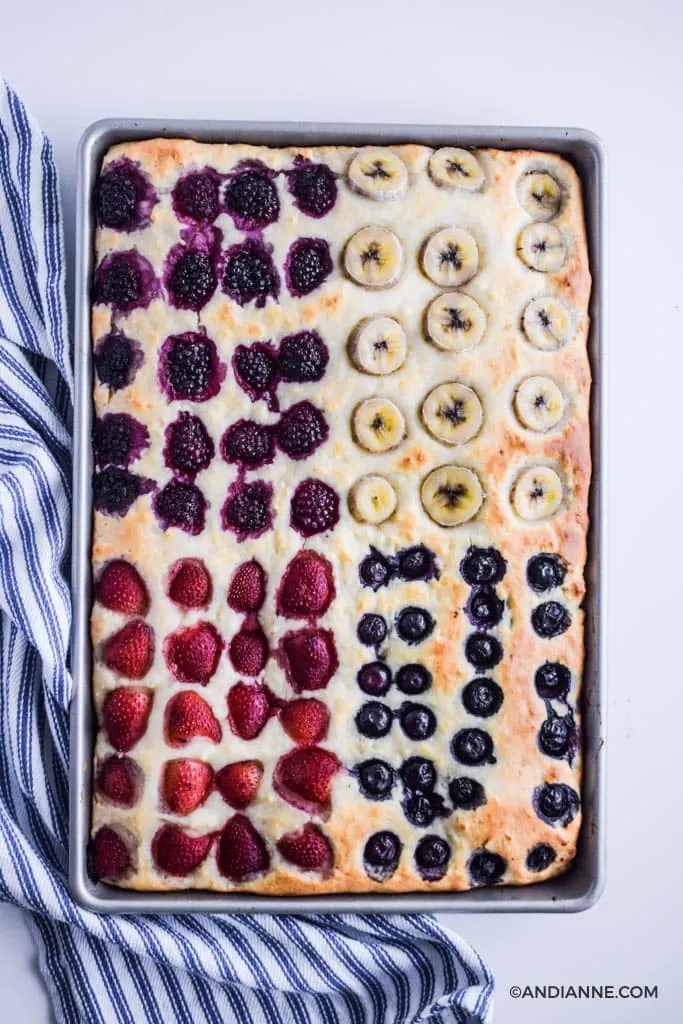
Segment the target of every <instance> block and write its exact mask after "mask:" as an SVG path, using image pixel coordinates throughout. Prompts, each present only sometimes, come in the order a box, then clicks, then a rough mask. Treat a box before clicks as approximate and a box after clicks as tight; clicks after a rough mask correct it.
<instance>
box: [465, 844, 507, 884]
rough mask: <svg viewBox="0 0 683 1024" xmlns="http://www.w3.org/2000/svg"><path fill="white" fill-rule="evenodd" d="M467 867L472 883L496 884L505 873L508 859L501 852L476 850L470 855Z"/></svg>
mask: <svg viewBox="0 0 683 1024" xmlns="http://www.w3.org/2000/svg"><path fill="white" fill-rule="evenodd" d="M467 867H468V869H469V873H470V879H471V881H472V885H495V884H496V882H500V880H501V878H502V877H503V875H504V874H505V871H506V869H507V861H506V860H505V858H504V857H501V855H500V854H499V853H492V852H491V851H490V850H476V851H475V852H474V853H473V854H472V856H471V857H470V859H469V861H468V863H467Z"/></svg>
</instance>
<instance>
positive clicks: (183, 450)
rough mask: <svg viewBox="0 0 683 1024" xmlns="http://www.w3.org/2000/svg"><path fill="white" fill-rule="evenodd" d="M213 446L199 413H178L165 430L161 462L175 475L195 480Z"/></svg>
mask: <svg viewBox="0 0 683 1024" xmlns="http://www.w3.org/2000/svg"><path fill="white" fill-rule="evenodd" d="M214 452H215V449H214V445H213V441H212V440H211V437H210V436H209V432H208V430H207V429H206V427H205V426H204V424H203V422H202V421H201V420H200V418H199V416H193V415H192V413H189V412H181V413H180V414H179V415H178V418H177V420H175V421H174V422H173V423H170V424H169V425H168V426H167V427H166V430H165V432H164V461H165V463H166V465H167V466H168V468H169V469H170V470H172V471H173V472H174V473H177V474H178V476H181V477H185V478H187V479H189V480H194V478H195V476H196V475H197V473H201V471H202V470H203V469H206V468H207V466H208V465H209V463H210V462H211V460H212V459H213V456H214Z"/></svg>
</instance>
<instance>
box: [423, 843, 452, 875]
mask: <svg viewBox="0 0 683 1024" xmlns="http://www.w3.org/2000/svg"><path fill="white" fill-rule="evenodd" d="M450 859H451V848H450V846H449V845H448V843H447V842H446V840H445V839H442V838H441V836H433V835H430V836H423V837H422V839H420V841H419V843H418V844H417V846H416V847H415V866H416V867H417V870H418V873H419V874H420V876H421V877H422V878H424V880H425V881H426V882H438V881H439V879H440V878H443V876H444V875H445V874H446V871H447V870H448V862H449V861H450Z"/></svg>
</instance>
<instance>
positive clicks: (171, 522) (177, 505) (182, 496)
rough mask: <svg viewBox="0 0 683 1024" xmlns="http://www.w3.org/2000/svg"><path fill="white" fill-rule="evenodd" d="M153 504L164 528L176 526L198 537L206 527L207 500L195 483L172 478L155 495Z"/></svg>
mask: <svg viewBox="0 0 683 1024" xmlns="http://www.w3.org/2000/svg"><path fill="white" fill-rule="evenodd" d="M153 505H154V511H155V513H156V516H157V519H158V520H159V524H160V526H161V529H162V530H168V529H170V528H171V527H175V528H176V529H178V530H183V531H184V532H185V533H189V534H191V535H192V536H193V537H196V536H197V534H198V533H201V532H202V530H203V529H204V521H205V516H206V500H205V498H204V495H203V494H202V492H201V491H200V490H199V488H198V487H197V486H195V484H190V483H184V482H183V481H181V480H171V481H169V483H167V484H166V486H165V487H162V489H161V490H160V491H158V492H157V494H156V495H155V496H154V501H153Z"/></svg>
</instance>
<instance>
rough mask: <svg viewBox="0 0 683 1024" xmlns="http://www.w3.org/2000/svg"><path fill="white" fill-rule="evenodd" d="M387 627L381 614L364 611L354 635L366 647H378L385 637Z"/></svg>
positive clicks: (387, 630)
mask: <svg viewBox="0 0 683 1024" xmlns="http://www.w3.org/2000/svg"><path fill="white" fill-rule="evenodd" d="M388 632H389V627H388V626H387V621H386V619H385V618H384V617H383V616H382V615H378V614H377V613H376V612H366V613H365V615H362V616H361V618H360V621H359V623H358V627H357V629H356V635H357V636H358V639H359V640H360V642H361V643H362V644H364V645H365V646H366V647H375V648H377V647H379V646H380V644H383V643H384V641H385V640H386V638H387V633H388Z"/></svg>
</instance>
